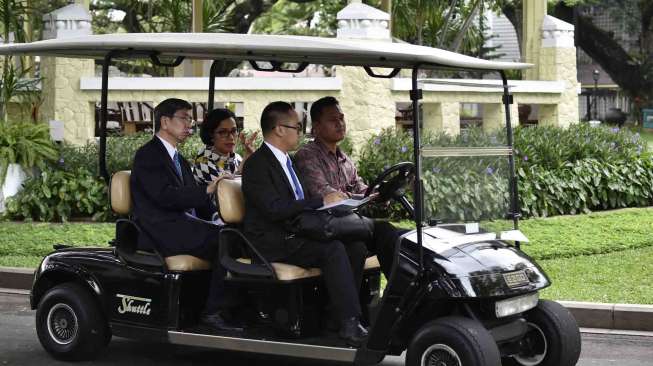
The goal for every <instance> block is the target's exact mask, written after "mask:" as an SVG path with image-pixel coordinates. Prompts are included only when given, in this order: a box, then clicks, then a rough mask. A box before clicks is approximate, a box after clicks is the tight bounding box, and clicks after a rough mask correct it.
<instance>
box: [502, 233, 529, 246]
mask: <svg viewBox="0 0 653 366" xmlns="http://www.w3.org/2000/svg"><path fill="white" fill-rule="evenodd" d="M499 239H501V240H510V241H519V242H523V243H528V238H527V237H526V235H524V233H522V232H521V231H519V230H508V231H502V232H501V233H500V234H499Z"/></svg>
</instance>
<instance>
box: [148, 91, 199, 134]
mask: <svg viewBox="0 0 653 366" xmlns="http://www.w3.org/2000/svg"><path fill="white" fill-rule="evenodd" d="M182 109H193V106H192V105H190V103H188V102H187V101H185V100H183V99H177V98H168V99H166V100H164V101H163V102H161V103H159V105H157V106H156V107H155V108H154V131H156V132H158V131H159V130H160V129H161V117H163V116H165V117H172V116H174V115H175V113H177V111H180V110H182Z"/></svg>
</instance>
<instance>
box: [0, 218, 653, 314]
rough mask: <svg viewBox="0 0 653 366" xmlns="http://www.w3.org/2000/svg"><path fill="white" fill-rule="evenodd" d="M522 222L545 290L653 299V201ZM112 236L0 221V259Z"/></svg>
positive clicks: (568, 296) (616, 299) (14, 262)
mask: <svg viewBox="0 0 653 366" xmlns="http://www.w3.org/2000/svg"><path fill="white" fill-rule="evenodd" d="M397 224H398V225H400V226H403V227H411V226H412V223H410V222H406V221H404V222H400V223H397ZM482 226H483V227H484V228H487V229H492V230H495V229H499V228H502V229H505V228H506V224H505V223H497V222H493V223H484V224H483V225H482ZM520 229H521V230H522V232H524V234H525V235H526V236H527V237H528V238H529V239H530V241H531V242H530V243H526V244H524V245H522V249H523V250H524V251H525V252H526V253H528V254H529V255H531V256H532V257H534V258H536V259H538V262H539V264H540V265H541V266H542V267H543V268H544V269H545V271H546V272H547V273H548V274H549V276H550V277H551V279H552V281H553V286H551V287H550V288H549V289H547V290H545V291H544V292H543V295H542V296H543V297H547V298H553V299H559V300H577V301H595V302H610V303H640V304H653V286H651V285H650V284H651V283H653V208H635V209H623V210H615V211H607V212H598V213H592V214H589V215H577V216H559V217H552V218H536V219H529V220H523V221H521V222H520ZM113 236H114V225H113V224H106V223H102V224H97V223H92V224H90V223H66V224H47V223H16V222H0V266H11V267H36V266H37V265H38V264H39V261H40V260H41V258H42V257H43V256H44V255H45V254H47V253H49V252H51V251H52V245H53V244H57V243H65V244H71V245H74V246H106V245H107V242H108V241H109V240H111V239H112V238H113Z"/></svg>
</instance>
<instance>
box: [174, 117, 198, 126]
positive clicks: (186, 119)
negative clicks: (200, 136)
mask: <svg viewBox="0 0 653 366" xmlns="http://www.w3.org/2000/svg"><path fill="white" fill-rule="evenodd" d="M175 118H177V119H178V120H180V121H184V124H185V125H187V126H190V127H193V126H195V120H193V117H190V116H185V117H181V116H176V115H172V119H175Z"/></svg>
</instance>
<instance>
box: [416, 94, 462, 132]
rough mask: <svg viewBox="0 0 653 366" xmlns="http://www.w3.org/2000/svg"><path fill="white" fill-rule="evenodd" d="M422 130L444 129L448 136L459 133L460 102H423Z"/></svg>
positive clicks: (435, 130)
mask: <svg viewBox="0 0 653 366" xmlns="http://www.w3.org/2000/svg"><path fill="white" fill-rule="evenodd" d="M422 123H423V127H422V128H423V129H424V132H427V131H431V132H439V131H444V132H445V133H447V134H448V135H450V136H456V135H459V134H460V103H458V102H453V103H423V104H422Z"/></svg>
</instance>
